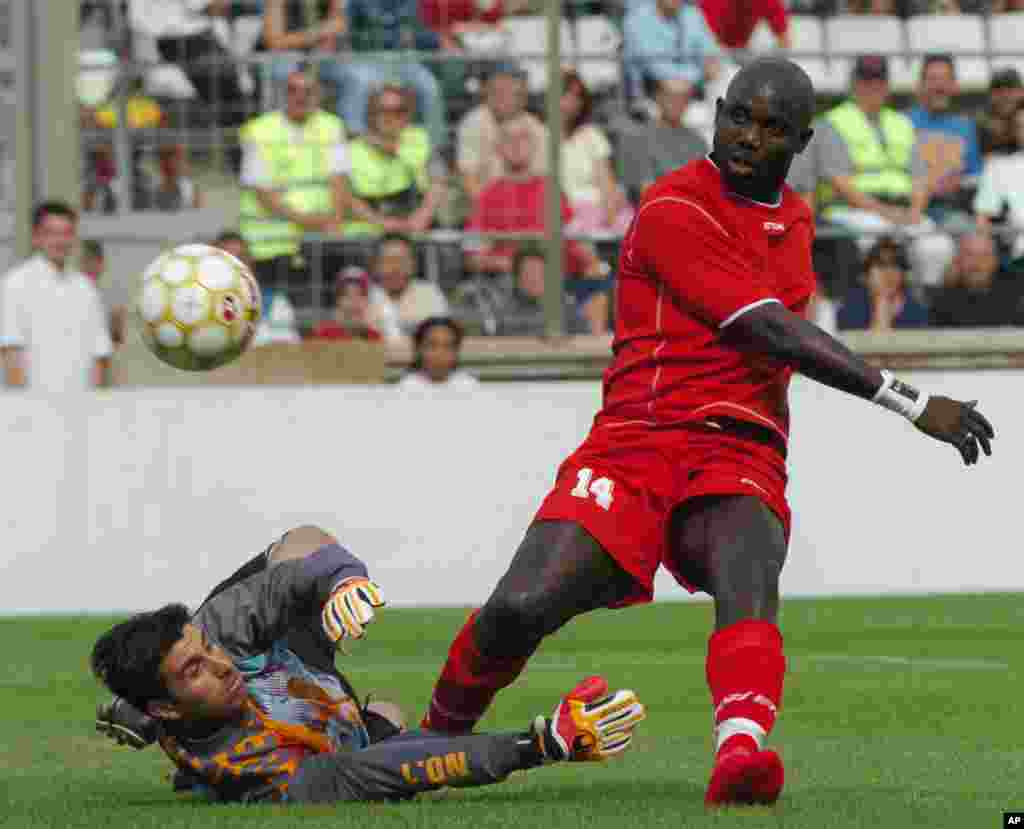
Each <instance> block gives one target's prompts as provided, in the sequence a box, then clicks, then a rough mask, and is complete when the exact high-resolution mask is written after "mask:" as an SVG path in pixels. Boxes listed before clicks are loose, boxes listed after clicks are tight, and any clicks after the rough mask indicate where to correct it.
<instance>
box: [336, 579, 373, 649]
mask: <svg viewBox="0 0 1024 829" xmlns="http://www.w3.org/2000/svg"><path fill="white" fill-rule="evenodd" d="M384 605H385V601H384V596H383V595H382V594H381V592H380V588H379V587H378V586H377V585H376V584H374V583H373V582H372V581H370V580H369V579H367V578H364V577H362V576H353V577H352V578H350V579H345V581H343V582H342V583H341V584H339V585H338V586H337V587H336V588H334V592H333V593H332V594H331V597H330V598H329V599H328V600H327V601H326V602H324V609H323V613H322V614H321V619H322V620H323V626H324V633H326V634H327V638H328V639H330V640H331V642H333V643H334V644H337V643H338V642H340V641H341V640H343V639H362V638H363V637H364V636H365V635H366V630H365V628H366V626H367V625H368V624H370V622H372V621H373V619H374V613H373V611H374V610H375V609H376V608H378V607H384Z"/></svg>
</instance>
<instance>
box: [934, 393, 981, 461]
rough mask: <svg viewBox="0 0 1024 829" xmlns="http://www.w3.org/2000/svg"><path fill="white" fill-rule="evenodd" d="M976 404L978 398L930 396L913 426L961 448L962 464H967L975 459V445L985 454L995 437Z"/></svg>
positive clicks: (976, 453)
mask: <svg viewBox="0 0 1024 829" xmlns="http://www.w3.org/2000/svg"><path fill="white" fill-rule="evenodd" d="M977 405H978V401H977V400H973V401H971V402H970V403H961V402H960V401H959V400H953V399H952V398H949V397H940V396H937V395H932V396H931V397H929V398H928V404H927V405H926V406H925V407H924V411H923V412H921V415H920V417H918V418H917V420H915V421H914V425H915V426H917V428H918V429H920V430H921V431H922V432H924V433H925V434H926V435H930V436H931V437H933V438H935V439H936V440H941V441H943V442H944V443H951V444H952V445H953V446H955V447H956V448H957V449H958V450H960V454H961V455H962V456H963V459H964V463H965V464H967V465H968V466H970V465H971V464H973V463H977V462H978V456H979V453H978V444H981V448H982V449H983V450H984V452H985V454H986V455H991V454H992V445H991V443H990V441H991V440H992V438H994V437H995V430H993V428H992V424H991V423H989V422H988V420H987V419H986V418H985V416H984V415H982V414H981V412H979V411H977V410H976V409H975V406H977Z"/></svg>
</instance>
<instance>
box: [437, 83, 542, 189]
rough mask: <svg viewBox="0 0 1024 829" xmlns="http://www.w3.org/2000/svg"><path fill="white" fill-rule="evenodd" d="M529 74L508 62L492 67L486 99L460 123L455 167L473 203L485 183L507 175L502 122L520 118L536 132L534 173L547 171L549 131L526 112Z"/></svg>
mask: <svg viewBox="0 0 1024 829" xmlns="http://www.w3.org/2000/svg"><path fill="white" fill-rule="evenodd" d="M526 100H527V86H526V73H525V72H524V71H523V70H522V69H520V68H518V67H516V66H514V65H512V64H508V63H501V64H498V65H497V66H495V67H494V68H493V69H491V71H490V74H489V75H488V76H487V79H486V81H485V82H484V94H483V102H482V103H480V104H479V105H478V106H476V107H474V108H473V109H471V110H470V111H469V112H467V113H466V115H465V117H463V119H462V120H461V121H460V122H459V126H458V137H457V147H456V155H455V168H456V170H457V171H458V174H459V181H460V183H461V185H462V191H463V193H464V194H465V196H466V198H467V199H468V200H469V201H470V203H472V202H475V201H476V198H477V197H478V196H479V195H480V191H481V190H482V189H483V188H484V186H485V185H486V184H488V183H489V182H490V181H492V180H493V179H495V178H498V177H499V176H502V175H504V174H505V172H506V170H505V167H504V164H503V163H502V160H501V158H500V157H499V155H498V139H499V130H500V128H501V125H502V124H504V123H505V122H506V121H512V120H518V119H521V120H522V121H524V122H525V123H526V124H527V125H528V126H529V128H530V132H531V133H532V134H533V142H532V146H533V153H534V155H533V156H532V157H531V159H530V170H531V172H533V173H535V174H538V175H541V174H543V173H544V172H545V171H546V170H547V136H548V132H547V130H546V129H545V128H544V125H543V124H542V123H541V122H540V120H539V119H538V118H537V117H536V116H535V115H533V114H532V113H529V112H527V111H526Z"/></svg>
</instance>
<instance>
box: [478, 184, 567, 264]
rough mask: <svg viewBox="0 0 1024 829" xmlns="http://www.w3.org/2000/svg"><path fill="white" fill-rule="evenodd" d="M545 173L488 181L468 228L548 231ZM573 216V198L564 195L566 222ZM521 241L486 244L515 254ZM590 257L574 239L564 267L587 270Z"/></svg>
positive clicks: (563, 212)
mask: <svg viewBox="0 0 1024 829" xmlns="http://www.w3.org/2000/svg"><path fill="white" fill-rule="evenodd" d="M546 181H547V180H546V179H545V178H544V176H530V177H529V178H525V179H512V178H496V179H494V180H493V181H491V182H490V183H489V184H486V185H484V188H483V190H481V191H480V195H479V196H478V197H477V200H476V205H475V207H474V209H473V213H472V215H471V216H470V217H469V220H468V221H467V222H466V230H479V231H492V232H495V233H513V232H527V231H531V230H536V231H539V232H541V233H543V232H544V226H545V224H546V222H545V215H546V203H545V200H544V191H545V190H546ZM571 220H572V208H571V207H569V200H568V199H566V197H565V196H564V195H563V196H562V222H563V224H568V223H569V222H570V221H571ZM520 244H521V243H520V242H503V241H497V242H491V243H489V244H487V245H486V248H487V249H488V250H490V252H492V253H502V254H507V255H508V256H515V253H516V251H517V250H518V249H519V245H520ZM585 262H586V257H585V256H584V253H583V248H582V247H581V246H580V243H579V242H577V241H576V240H574V239H568V240H566V242H565V256H564V263H565V264H564V267H565V271H566V273H568V274H574V275H575V274H580V273H582V272H583V270H584V267H585V264H584V263H585Z"/></svg>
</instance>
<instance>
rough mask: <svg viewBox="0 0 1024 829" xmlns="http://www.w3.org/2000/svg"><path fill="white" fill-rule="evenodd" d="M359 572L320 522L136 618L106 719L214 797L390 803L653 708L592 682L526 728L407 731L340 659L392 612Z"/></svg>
mask: <svg viewBox="0 0 1024 829" xmlns="http://www.w3.org/2000/svg"><path fill="white" fill-rule="evenodd" d="M383 605H384V600H383V598H382V597H381V593H380V590H379V588H377V586H376V585H375V584H374V583H373V582H372V581H370V580H369V579H368V578H367V571H366V566H365V565H364V564H363V563H362V562H361V561H360V560H359V559H357V558H356V557H355V556H353V555H352V554H351V553H349V552H348V551H347V550H345V549H344V548H342V547H341V546H340V545H339V544H338V542H337V541H336V540H335V539H334V538H333V537H331V536H330V535H327V534H326V533H324V532H323V531H322V530H319V529H317V528H316V527H300V528H298V529H295V530H292V531H291V532H289V533H287V534H286V535H285V536H284V537H283V538H282V539H281V540H280V541H279V542H277V543H276V544H274V545H272V546H271V547H270V548H269V549H268V550H267V551H266V552H264V553H261V554H260V555H258V556H257V557H256V558H254V559H252V560H251V561H249V562H248V563H247V564H245V565H244V566H243V567H242V568H241V569H239V570H238V571H237V572H236V573H235V574H234V575H233V576H231V578H229V579H228V580H227V581H225V582H223V583H222V584H220V585H218V586H217V587H216V588H215V589H214V591H213V592H212V593H211V594H210V596H209V597H208V598H207V599H206V601H205V602H204V603H203V604H202V606H201V607H200V608H199V610H198V611H197V612H196V613H195V614H194V615H191V614H189V612H188V610H187V609H186V608H185V606H184V605H180V604H172V605H167V606H166V607H163V608H161V609H160V610H157V611H155V612H152V613H143V614H139V615H137V616H133V617H132V618H130V619H128V620H127V621H125V622H122V623H120V624H118V625H117V626H115V627H114V628H113V629H111V630H110V631H108V632H107V633H105V634H104V635H103V636H101V637H100V639H99V640H98V641H97V642H96V645H95V646H94V648H93V652H92V660H91V661H92V668H93V671H94V672H95V673H96V675H97V676H98V677H99V678H100V679H101V680H102V681H103V683H104V684H105V685H106V686H107V687H108V688H109V689H110V690H111V691H112V692H113V693H114V694H116V695H117V696H116V697H115V698H114V700H113V701H112V702H111V703H108V704H105V705H101V706H100V712H99V717H98V719H97V728H98V729H99V730H100V731H102V732H104V733H106V734H108V735H110V736H112V737H114V738H116V739H118V741H119V742H129V743H131V744H132V745H134V746H135V747H137V748H142V747H144V746H146V745H148V744H149V743H151V742H153V741H154V740H155V741H159V743H160V746H161V747H162V748H163V750H164V752H166V754H167V755H168V757H170V758H171V760H172V761H173V762H174V763H175V765H176V766H177V767H178V773H177V774H176V776H175V786H176V788H178V789H190V790H194V791H198V792H201V793H203V794H205V795H206V796H208V797H210V798H211V799H214V800H224V801H258V800H267V801H286V802H298V803H322V802H330V801H342V800H393V799H403V798H408V797H412V796H413V795H415V794H416V793H418V792H423V791H430V790H433V789H439V788H441V787H443V786H446V785H457V786H482V785H487V784H489V783H498V782H500V781H502V780H504V779H505V777H507V776H508V775H509V774H510V773H511V772H513V771H517V770H521V769H529V768H533V767H535V766H540V765H544V764H547V763H552V762H559V761H564V760H568V761H580V760H604V759H607V758H609V757H612V756H614V755H616V754H619V753H620V752H622V751H624V750H625V749H626V748H628V747H629V744H630V742H631V740H632V734H633V729H634V728H635V726H636V724H637V723H638V722H639V721H640V720H642V719H643V718H644V716H645V712H644V707H643V705H642V704H641V703H640V701H639V700H638V699H637V698H636V696H635V695H634V694H633V692H632V691H618V692H616V693H614V694H609V693H608V686H607V683H606V682H605V681H604V680H603V679H601V678H599V677H591V678H589V679H587V680H584V681H583V682H581V683H580V684H579V685H577V686H576V688H574V689H573V690H572V691H570V692H569V694H567V695H566V697H565V698H563V699H562V700H561V702H560V703H559V704H558V706H557V707H556V708H555V711H554V714H553V715H552V716H551V717H549V718H546V717H543V716H538V717H537V718H536V719H535V720H534V722H533V723H532V724H531V725H530V727H529V728H528V729H527V730H526V731H524V732H522V733H519V734H494V735H488V734H480V735H467V736H462V737H449V736H444V735H440V734H433V733H431V732H429V731H407V730H405V728H404V726H403V723H402V721H401V713H400V711H399V710H398V708H397V706H394V705H391V704H388V703H369V704H366V705H362V706H360V705H359V704H358V702H357V699H356V695H355V692H354V691H353V690H352V686H351V685H350V684H349V683H348V681H347V680H346V679H345V677H344V676H343V675H341V674H340V673H339V672H338V671H337V670H336V668H335V667H334V649H335V647H337V645H338V644H339V643H340V642H342V641H343V640H345V639H358V638H361V637H362V636H363V635H364V633H365V626H366V625H367V624H368V623H370V622H371V621H373V618H374V610H375V609H377V608H380V607H383Z"/></svg>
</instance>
